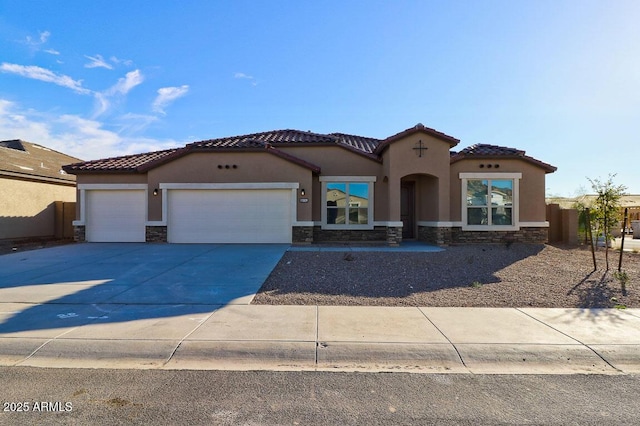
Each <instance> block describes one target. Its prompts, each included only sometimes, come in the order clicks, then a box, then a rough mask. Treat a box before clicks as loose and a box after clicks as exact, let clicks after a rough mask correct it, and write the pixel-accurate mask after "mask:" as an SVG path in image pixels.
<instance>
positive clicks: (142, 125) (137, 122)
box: [116, 113, 159, 134]
mask: <svg viewBox="0 0 640 426" xmlns="http://www.w3.org/2000/svg"><path fill="white" fill-rule="evenodd" d="M116 120H117V122H118V123H119V124H120V132H122V133H126V134H131V133H137V132H141V131H143V130H144V129H146V128H147V127H149V125H151V123H154V122H156V121H158V120H159V119H158V117H156V116H155V115H146V114H133V113H127V114H124V115H121V116H119V117H117V118H116Z"/></svg>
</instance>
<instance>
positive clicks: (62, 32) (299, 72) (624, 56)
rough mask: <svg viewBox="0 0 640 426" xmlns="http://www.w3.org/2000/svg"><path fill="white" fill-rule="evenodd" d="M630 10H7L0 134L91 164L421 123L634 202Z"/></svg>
mask: <svg viewBox="0 0 640 426" xmlns="http://www.w3.org/2000/svg"><path fill="white" fill-rule="evenodd" d="M638 22H640V2H638V1H636V0H629V1H625V0H615V1H608V0H607V1H590V0H576V1H562V0H548V1H547V0H535V1H534V0H531V1H520V0H503V1H491V0H483V1H471V0H469V1H461V0H451V1H427V0H424V1H371V0H369V1H315V2H300V1H284V0H283V1H272V2H267V1H258V0H256V1H182V2H178V1H163V0H155V1H153V2H143V1H117V0H109V1H102V0H92V1H91V2H86V1H73V0H69V1H64V2H62V1H37V0H31V1H18V0H0V139H24V140H28V141H30V142H35V143H39V144H42V145H45V146H48V147H51V148H53V149H57V150H59V151H62V152H65V153H67V154H70V155H74V156H77V157H79V158H82V159H85V160H90V159H96V158H102V157H107V156H116V155H124V154H131V153H137V152H145V151H149V150H158V149H164V148H167V147H174V146H182V145H184V144H186V143H188V142H192V141H195V140H202V139H210V138H217V137H223V136H231V135H238V134H245V133H253V132H260V131H266V130H274V129H299V130H310V131H314V132H319V133H328V132H343V133H351V134H357V135H362V136H370V137H376V138H385V137H387V136H390V135H393V134H395V133H397V132H399V131H402V130H404V129H406V128H409V127H412V126H414V125H415V124H416V123H423V124H424V125H426V126H428V127H432V128H435V129H437V130H439V131H442V132H444V133H447V134H449V135H452V136H454V137H456V138H458V139H460V140H461V142H460V144H459V145H458V147H457V148H456V149H462V148H464V147H467V146H470V145H473V144H475V143H489V144H494V145H501V146H508V147H514V148H519V149H523V150H526V151H527V154H528V155H531V156H533V157H535V158H538V159H540V160H542V161H545V162H547V163H550V164H553V165H554V166H557V167H558V171H557V172H556V173H553V174H551V175H547V185H546V186H547V193H548V194H553V195H563V196H571V195H574V194H575V193H576V191H578V190H579V189H580V188H581V187H583V188H585V189H587V192H588V190H589V189H590V185H589V182H588V180H587V179H586V178H587V177H590V178H598V177H600V178H603V179H606V177H607V176H608V174H610V173H617V177H616V178H615V179H614V180H615V182H616V183H621V184H625V185H626V186H627V187H628V192H631V193H635V194H640V156H639V155H638V152H639V151H640V150H639V149H638V129H639V128H640V108H639V107H640V25H638Z"/></svg>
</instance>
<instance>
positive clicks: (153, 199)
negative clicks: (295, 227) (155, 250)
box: [148, 152, 319, 221]
mask: <svg viewBox="0 0 640 426" xmlns="http://www.w3.org/2000/svg"><path fill="white" fill-rule="evenodd" d="M219 165H221V166H222V167H223V168H222V169H219V168H218V166H219ZM227 165H229V166H230V167H229V168H228V169H227V168H225V166H227ZM234 165H235V166H236V168H233V166H234ZM312 175H313V173H312V172H311V170H309V169H308V168H306V167H302V166H300V165H298V164H295V163H293V162H291V161H288V160H285V159H282V158H280V157H277V156H275V155H272V154H268V153H266V152H238V153H235V152H216V153H208V152H196V153H191V154H188V155H185V156H184V157H180V158H178V159H176V160H174V161H171V162H169V163H166V164H163V165H162V166H159V167H157V168H154V169H151V170H150V171H149V172H148V183H149V220H161V218H162V192H160V194H159V195H157V196H154V195H153V188H158V187H159V185H160V183H237V182H242V183H246V182H250V183H258V182H294V183H295V182H297V183H299V185H300V189H302V188H304V189H305V191H306V195H305V198H308V199H309V202H308V203H300V202H298V220H299V221H310V220H311V203H312V201H313V199H314V198H315V197H316V195H315V194H312V188H313V185H312ZM298 195H299V192H298ZM318 197H319V195H318ZM299 198H300V197H299V196H298V199H299Z"/></svg>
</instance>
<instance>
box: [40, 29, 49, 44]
mask: <svg viewBox="0 0 640 426" xmlns="http://www.w3.org/2000/svg"><path fill="white" fill-rule="evenodd" d="M49 36H51V33H50V32H49V31H42V32H41V33H40V43H46V42H47V40H48V39H49Z"/></svg>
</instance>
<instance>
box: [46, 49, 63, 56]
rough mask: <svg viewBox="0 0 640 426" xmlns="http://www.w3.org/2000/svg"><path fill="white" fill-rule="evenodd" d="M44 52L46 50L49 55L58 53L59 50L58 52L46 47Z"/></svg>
mask: <svg viewBox="0 0 640 426" xmlns="http://www.w3.org/2000/svg"><path fill="white" fill-rule="evenodd" d="M45 52H47V53H49V54H51V55H59V54H60V52H58V51H57V50H55V49H47V50H45Z"/></svg>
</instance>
